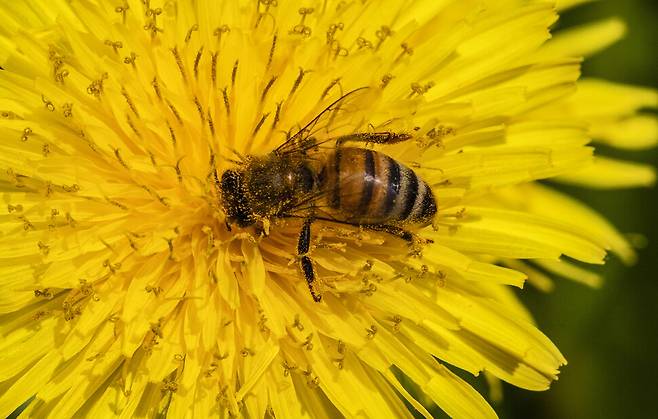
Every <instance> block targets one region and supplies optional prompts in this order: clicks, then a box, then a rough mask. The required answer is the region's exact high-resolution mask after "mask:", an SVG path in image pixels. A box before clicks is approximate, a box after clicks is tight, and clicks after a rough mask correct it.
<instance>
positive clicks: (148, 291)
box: [144, 285, 163, 297]
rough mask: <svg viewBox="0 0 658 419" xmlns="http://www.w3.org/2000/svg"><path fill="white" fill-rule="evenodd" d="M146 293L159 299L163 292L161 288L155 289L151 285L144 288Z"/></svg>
mask: <svg viewBox="0 0 658 419" xmlns="http://www.w3.org/2000/svg"><path fill="white" fill-rule="evenodd" d="M144 291H146V292H147V293H148V294H150V293H153V295H155V296H156V297H158V296H159V295H160V293H162V291H163V290H162V287H159V286H156V287H153V286H151V285H147V286H145V287H144Z"/></svg>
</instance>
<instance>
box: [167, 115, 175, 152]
mask: <svg viewBox="0 0 658 419" xmlns="http://www.w3.org/2000/svg"><path fill="white" fill-rule="evenodd" d="M167 128H169V137H171V144H172V145H173V146H174V147H176V132H174V129H173V128H172V126H171V124H170V123H169V121H168V120H167Z"/></svg>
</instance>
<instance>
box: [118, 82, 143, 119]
mask: <svg viewBox="0 0 658 419" xmlns="http://www.w3.org/2000/svg"><path fill="white" fill-rule="evenodd" d="M121 95H122V96H123V97H124V98H125V99H126V102H127V103H128V107H129V108H130V110H131V111H133V113H134V114H135V116H136V117H137V118H139V112H137V107H135V103H134V102H133V101H132V99H131V98H130V96H129V95H128V91H127V90H126V88H125V86H121Z"/></svg>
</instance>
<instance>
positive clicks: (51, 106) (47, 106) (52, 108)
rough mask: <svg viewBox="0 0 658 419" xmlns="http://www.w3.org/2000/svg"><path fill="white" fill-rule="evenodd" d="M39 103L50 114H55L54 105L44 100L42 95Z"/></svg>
mask: <svg viewBox="0 0 658 419" xmlns="http://www.w3.org/2000/svg"><path fill="white" fill-rule="evenodd" d="M41 101H42V102H43V103H44V105H46V109H48V110H49V111H50V112H55V105H53V103H52V102H51V101H50V100H48V99H46V97H45V96H44V95H41Z"/></svg>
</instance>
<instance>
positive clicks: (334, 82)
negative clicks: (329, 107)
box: [320, 78, 342, 100]
mask: <svg viewBox="0 0 658 419" xmlns="http://www.w3.org/2000/svg"><path fill="white" fill-rule="evenodd" d="M336 85H338V87H339V88H340V78H337V79H333V80H332V81H331V83H329V86H327V87H326V88H325V89H324V91H323V92H322V96H320V100H322V99H324V98H325V97H326V96H327V95H328V94H329V91H331V89H333V88H334V86H336ZM341 90H342V88H341Z"/></svg>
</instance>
